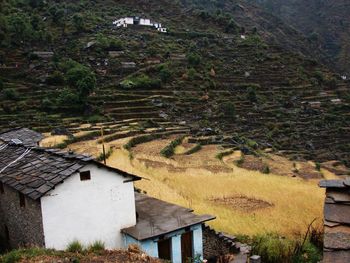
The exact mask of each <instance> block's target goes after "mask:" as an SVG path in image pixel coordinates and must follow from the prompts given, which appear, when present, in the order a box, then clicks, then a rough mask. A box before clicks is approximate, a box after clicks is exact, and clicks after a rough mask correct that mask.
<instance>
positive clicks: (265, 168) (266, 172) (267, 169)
mask: <svg viewBox="0 0 350 263" xmlns="http://www.w3.org/2000/svg"><path fill="white" fill-rule="evenodd" d="M262 172H263V173H264V174H269V173H270V167H269V166H268V165H266V166H265V167H264V169H263V171H262Z"/></svg>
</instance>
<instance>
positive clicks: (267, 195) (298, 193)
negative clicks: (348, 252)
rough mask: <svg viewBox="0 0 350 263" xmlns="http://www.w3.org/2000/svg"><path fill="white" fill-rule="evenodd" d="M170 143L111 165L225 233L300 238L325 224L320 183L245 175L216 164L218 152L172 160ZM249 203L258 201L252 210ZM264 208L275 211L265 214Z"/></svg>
mask: <svg viewBox="0 0 350 263" xmlns="http://www.w3.org/2000/svg"><path fill="white" fill-rule="evenodd" d="M170 140H171V139H164V140H158V141H153V142H149V143H145V144H141V145H138V146H137V147H135V148H134V149H133V150H132V152H133V153H132V156H133V158H132V159H131V158H130V154H129V153H128V152H127V151H126V150H124V149H122V148H121V147H117V149H115V150H114V152H113V154H112V155H111V157H110V158H109V159H108V165H111V166H115V167H118V168H120V169H123V170H125V171H128V172H131V173H135V174H138V175H140V176H143V177H145V178H148V179H149V180H142V181H139V182H137V183H136V186H137V187H139V188H140V189H142V190H144V191H147V193H148V194H150V195H151V196H154V197H157V198H160V199H163V200H165V201H169V202H173V203H176V204H179V205H183V206H187V207H191V208H193V209H194V210H195V211H196V212H197V213H209V214H213V215H215V216H216V217H217V219H216V220H215V221H213V222H211V223H210V224H211V225H212V226H214V227H215V228H216V229H217V230H220V231H225V232H228V233H232V234H246V235H254V234H259V233H266V232H278V233H279V234H281V235H284V236H287V237H295V236H299V235H300V234H302V233H305V232H306V230H307V226H308V224H309V223H310V222H311V221H312V220H313V219H314V218H317V222H316V224H318V225H321V224H322V217H323V213H322V210H323V201H324V190H322V189H320V188H319V187H318V181H319V180H315V179H313V180H304V179H301V178H297V177H295V178H292V177H288V176H280V175H274V174H268V175H266V174H262V173H260V172H257V171H249V170H246V169H241V168H239V167H237V166H235V165H234V164H233V163H232V164H228V163H226V162H224V161H220V160H218V159H216V158H215V155H216V154H217V153H218V152H219V149H217V147H216V146H205V147H203V149H202V150H201V151H199V152H197V153H195V154H193V155H190V156H183V155H176V156H174V158H171V159H166V158H163V157H162V156H160V155H159V151H160V150H161V149H162V147H164V146H165V145H166V144H167V143H169V141H170ZM179 152H181V150H180V151H179ZM234 155H237V153H234V154H233V156H234ZM233 156H232V157H233ZM227 158H230V156H229V157H227ZM283 165H285V164H283ZM220 167H221V168H220ZM327 177H329V178H330V177H332V175H331V174H330V173H328V174H327ZM218 200H222V201H218ZM249 200H251V201H254V202H253V203H254V204H253V205H252V206H249ZM247 203H248V206H247ZM259 203H262V204H269V205H267V206H266V205H265V206H264V205H262V206H261V208H260V206H259ZM241 206H244V207H246V209H242V207H241Z"/></svg>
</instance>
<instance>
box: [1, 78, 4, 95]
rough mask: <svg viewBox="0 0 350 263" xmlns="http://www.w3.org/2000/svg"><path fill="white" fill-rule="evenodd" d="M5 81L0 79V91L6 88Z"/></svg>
mask: <svg viewBox="0 0 350 263" xmlns="http://www.w3.org/2000/svg"><path fill="white" fill-rule="evenodd" d="M4 86H5V85H4V82H3V81H2V79H0V92H1V91H2V90H3V89H4Z"/></svg>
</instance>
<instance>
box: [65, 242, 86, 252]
mask: <svg viewBox="0 0 350 263" xmlns="http://www.w3.org/2000/svg"><path fill="white" fill-rule="evenodd" d="M66 251H67V252H72V253H80V252H82V251H83V245H82V244H81V243H80V242H79V241H78V240H74V241H72V242H71V243H69V244H68V246H67V249H66Z"/></svg>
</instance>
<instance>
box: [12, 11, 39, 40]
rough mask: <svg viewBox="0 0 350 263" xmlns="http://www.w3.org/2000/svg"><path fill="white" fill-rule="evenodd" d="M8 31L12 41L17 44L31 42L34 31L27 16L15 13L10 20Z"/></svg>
mask: <svg viewBox="0 0 350 263" xmlns="http://www.w3.org/2000/svg"><path fill="white" fill-rule="evenodd" d="M8 29H9V31H10V34H11V39H12V40H13V41H15V42H21V41H23V42H24V41H27V40H31V38H32V36H33V29H32V26H31V24H30V21H29V19H28V17H27V16H25V15H24V14H21V13H15V14H13V15H11V16H10V17H9V19H8Z"/></svg>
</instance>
